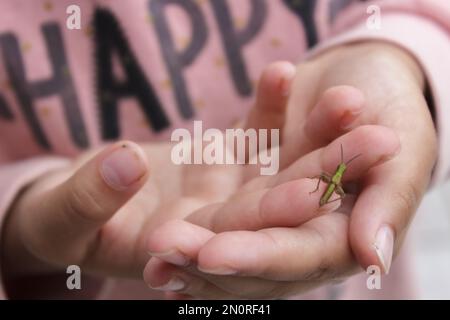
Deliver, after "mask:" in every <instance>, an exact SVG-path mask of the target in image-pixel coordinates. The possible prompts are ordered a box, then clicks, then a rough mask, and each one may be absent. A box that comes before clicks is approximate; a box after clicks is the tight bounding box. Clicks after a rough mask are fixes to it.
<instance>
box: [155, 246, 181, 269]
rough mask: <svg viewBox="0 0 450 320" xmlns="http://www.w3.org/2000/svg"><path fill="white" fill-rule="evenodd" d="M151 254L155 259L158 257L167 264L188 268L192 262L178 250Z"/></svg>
mask: <svg viewBox="0 0 450 320" xmlns="http://www.w3.org/2000/svg"><path fill="white" fill-rule="evenodd" d="M149 254H150V255H151V256H153V257H157V258H159V259H161V260H164V261H165V262H168V263H171V264H174V265H177V266H182V267H186V266H188V265H189V263H190V260H189V258H188V257H186V256H185V255H184V254H182V253H180V252H179V251H177V250H172V251H169V252H164V253H159V252H149Z"/></svg>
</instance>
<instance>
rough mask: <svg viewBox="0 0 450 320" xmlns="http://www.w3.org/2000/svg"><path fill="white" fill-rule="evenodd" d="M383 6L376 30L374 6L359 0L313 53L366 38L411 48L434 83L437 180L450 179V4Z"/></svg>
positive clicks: (398, 1)
mask: <svg viewBox="0 0 450 320" xmlns="http://www.w3.org/2000/svg"><path fill="white" fill-rule="evenodd" d="M370 4H371V5H372V4H375V5H376V4H379V8H380V13H381V15H380V17H381V20H380V22H381V24H380V27H381V28H380V29H379V30H377V29H370V28H369V27H368V26H367V24H366V21H367V19H368V17H369V14H368V13H367V11H366V10H367V8H368V6H369V4H367V3H365V4H357V5H353V6H351V7H350V8H349V9H347V10H345V11H344V12H343V13H342V15H341V16H339V17H338V18H337V20H336V22H335V24H334V26H333V29H332V30H331V33H330V34H329V37H327V39H325V40H324V41H323V42H322V43H321V44H320V45H319V46H318V47H317V48H316V49H315V50H313V51H312V52H311V55H315V54H318V53H319V52H322V51H324V50H327V49H329V48H330V47H333V46H337V45H341V44H344V43H349V42H355V41H361V40H382V41H387V42H390V43H393V44H395V45H398V46H400V47H402V48H403V49H405V50H407V51H408V52H409V53H410V54H411V55H412V56H413V57H415V59H416V60H417V61H418V62H419V64H420V65H421V67H422V69H423V71H424V73H425V75H426V77H427V81H428V84H429V86H430V90H431V94H432V98H433V102H434V108H435V110H436V127H437V130H438V136H439V158H438V162H437V165H436V167H435V170H434V175H433V181H432V184H433V185H435V184H437V183H441V182H443V181H444V180H446V179H449V178H450V90H449V87H448V85H449V84H450V2H449V1H434V0H426V1H419V0H416V1H412V0H408V1H402V0H395V1H382V2H376V1H375V2H372V1H371V2H370Z"/></svg>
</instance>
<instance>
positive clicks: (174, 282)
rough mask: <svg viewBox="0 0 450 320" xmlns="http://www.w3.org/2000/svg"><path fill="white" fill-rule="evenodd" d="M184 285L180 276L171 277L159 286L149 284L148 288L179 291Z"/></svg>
mask: <svg viewBox="0 0 450 320" xmlns="http://www.w3.org/2000/svg"><path fill="white" fill-rule="evenodd" d="M185 287H186V283H185V282H184V281H183V280H181V279H180V278H172V279H170V280H169V282H167V283H166V284H164V285H162V286H159V287H152V286H150V288H152V289H155V290H161V291H180V290H183V289H184V288H185Z"/></svg>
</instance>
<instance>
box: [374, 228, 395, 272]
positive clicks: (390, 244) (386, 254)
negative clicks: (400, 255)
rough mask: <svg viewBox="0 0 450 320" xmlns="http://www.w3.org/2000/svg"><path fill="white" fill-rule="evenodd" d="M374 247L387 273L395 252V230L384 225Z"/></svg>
mask: <svg viewBox="0 0 450 320" xmlns="http://www.w3.org/2000/svg"><path fill="white" fill-rule="evenodd" d="M373 248H374V250H375V252H376V254H377V257H378V261H379V262H380V265H381V267H382V268H383V271H384V273H385V274H388V273H389V269H390V268H391V262H392V254H393V252H394V231H393V230H392V228H391V227H389V226H386V225H385V226H382V227H381V228H380V229H379V230H378V232H377V234H376V236H375V243H374V244H373Z"/></svg>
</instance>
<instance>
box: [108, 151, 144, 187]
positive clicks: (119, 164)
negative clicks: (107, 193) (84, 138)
mask: <svg viewBox="0 0 450 320" xmlns="http://www.w3.org/2000/svg"><path fill="white" fill-rule="evenodd" d="M145 172H146V166H145V164H144V162H143V160H142V159H141V157H140V156H139V154H138V153H137V151H136V150H133V147H131V146H129V145H127V144H123V145H122V146H120V147H118V148H117V149H116V150H114V151H113V152H111V153H110V154H109V155H108V156H107V157H106V158H105V159H103V162H102V164H101V166H100V173H101V175H102V177H103V180H104V181H105V182H106V183H107V184H108V185H109V186H110V187H111V188H113V189H116V190H123V189H126V188H127V187H129V186H130V185H132V184H133V183H134V182H136V181H138V180H139V179H140V178H141V177H142V176H143V175H144V174H145Z"/></svg>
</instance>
